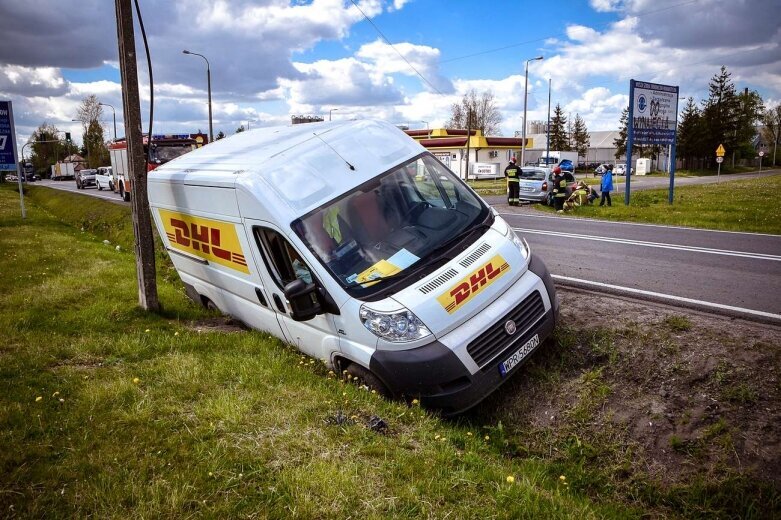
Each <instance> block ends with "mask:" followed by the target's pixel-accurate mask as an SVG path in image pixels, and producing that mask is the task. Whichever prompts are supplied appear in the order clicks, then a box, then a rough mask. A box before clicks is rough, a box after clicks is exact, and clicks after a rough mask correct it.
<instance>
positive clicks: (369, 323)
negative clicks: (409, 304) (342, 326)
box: [360, 305, 431, 343]
mask: <svg viewBox="0 0 781 520" xmlns="http://www.w3.org/2000/svg"><path fill="white" fill-rule="evenodd" d="M360 316H361V322H363V326H364V327H366V328H367V329H369V330H370V331H371V332H372V333H373V334H374V335H375V336H377V337H380V338H382V339H384V340H387V341H391V342H393V343H402V342H405V341H415V340H416V339H421V338H425V337H426V336H429V335H431V331H430V330H428V327H426V326H425V325H424V324H423V322H422V321H420V319H418V317H417V316H415V315H414V314H413V313H412V312H410V311H409V310H407V309H404V308H402V309H400V310H397V311H393V312H381V311H375V310H373V309H370V308H368V307H366V306H365V305H361V311H360Z"/></svg>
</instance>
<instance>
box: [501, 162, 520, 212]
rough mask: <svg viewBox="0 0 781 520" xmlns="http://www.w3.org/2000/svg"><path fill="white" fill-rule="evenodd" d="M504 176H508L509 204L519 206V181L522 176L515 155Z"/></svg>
mask: <svg viewBox="0 0 781 520" xmlns="http://www.w3.org/2000/svg"><path fill="white" fill-rule="evenodd" d="M504 176H505V177H506V178H507V204H509V205H510V206H517V205H518V203H519V202H520V199H519V198H518V197H519V195H520V190H519V185H518V181H519V178H520V176H521V168H520V166H516V164H515V157H514V156H513V157H512V158H511V159H510V164H508V165H507V168H505V169H504Z"/></svg>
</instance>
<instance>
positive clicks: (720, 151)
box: [716, 144, 727, 157]
mask: <svg viewBox="0 0 781 520" xmlns="http://www.w3.org/2000/svg"><path fill="white" fill-rule="evenodd" d="M726 152H727V151H726V150H725V149H724V145H723V144H720V145H719V147H718V148H716V157H724V154H725V153H726Z"/></svg>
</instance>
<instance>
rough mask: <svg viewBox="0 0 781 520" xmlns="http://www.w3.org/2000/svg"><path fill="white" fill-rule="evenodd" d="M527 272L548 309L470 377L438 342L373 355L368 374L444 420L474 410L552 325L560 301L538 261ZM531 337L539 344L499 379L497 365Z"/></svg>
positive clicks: (549, 331)
mask: <svg viewBox="0 0 781 520" xmlns="http://www.w3.org/2000/svg"><path fill="white" fill-rule="evenodd" d="M529 270H530V271H532V272H534V273H535V274H537V275H538V276H539V277H540V278H541V279H542V281H543V283H544V284H545V289H546V290H547V292H548V296H549V298H550V302H551V307H550V308H549V309H548V310H547V311H546V312H545V313H544V314H542V315H541V316H540V317H539V318H538V319H537V320H536V322H535V323H534V324H533V326H531V327H529V329H528V330H526V331H525V332H524V333H523V335H522V336H520V337H519V338H518V339H516V340H514V341H513V342H512V343H511V344H510V345H508V346H507V347H506V348H504V349H503V350H502V351H501V352H500V353H499V354H497V355H496V356H493V358H492V360H491V361H490V362H488V363H487V364H484V365H483V366H482V368H480V369H479V370H477V371H476V372H474V373H470V371H469V370H468V369H467V367H466V366H465V365H464V363H463V362H462V361H461V360H460V359H459V358H458V356H457V355H456V354H455V353H454V352H453V351H452V350H451V349H450V348H448V347H447V346H445V345H443V344H442V343H440V342H439V341H434V342H432V343H429V344H428V345H425V346H422V347H419V348H415V349H411V350H402V351H390V350H378V351H375V352H374V354H373V355H372V357H371V361H370V366H369V368H370V370H371V371H372V372H374V373H375V374H376V375H377V376H379V377H380V379H382V381H383V382H384V383H385V384H386V386H387V387H388V389H389V390H390V391H391V392H392V393H393V394H394V395H396V396H401V395H403V396H406V397H418V398H420V400H421V403H422V404H423V405H424V406H427V407H431V408H438V409H440V410H441V411H442V412H443V413H444V414H445V415H455V414H458V413H462V412H465V411H466V410H468V409H470V408H472V407H473V406H475V405H477V404H478V403H480V401H482V400H483V399H485V398H486V397H487V396H488V395H490V394H491V393H492V392H494V391H495V390H496V389H497V388H499V387H500V386H501V385H502V384H503V383H504V382H505V381H507V380H509V379H510V378H511V377H512V376H513V375H514V374H516V373H518V372H519V371H520V370H519V366H520V365H522V364H524V363H525V362H526V360H528V359H529V358H531V356H532V355H533V354H534V352H535V351H536V350H537V349H539V348H540V345H542V344H543V342H544V341H545V339H547V338H548V337H549V336H550V335H551V334H552V333H553V329H554V328H555V326H556V321H557V320H558V313H559V302H558V298H557V297H556V290H555V288H554V287H553V281H552V280H551V277H550V274H549V273H548V270H547V268H546V267H545V265H544V264H543V263H542V261H540V260H539V259H538V258H536V257H534V256H532V259H531V262H530V265H529ZM535 336H537V338H538V340H539V341H538V342H537V344H536V346H535V347H534V348H533V350H531V351H529V352H528V353H526V355H525V356H524V357H523V359H522V361H521V362H520V363H518V364H517V365H515V366H514V367H513V368H512V369H511V370H510V371H509V372H508V373H507V374H504V375H503V374H502V372H501V371H500V365H501V364H502V363H503V362H504V361H505V360H507V358H509V357H510V356H512V355H513V354H514V353H515V352H517V350H518V349H519V348H520V347H521V346H523V345H526V344H527V343H529V342H530V341H531V340H532V339H533V338H534V337H535Z"/></svg>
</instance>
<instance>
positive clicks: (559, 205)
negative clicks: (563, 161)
mask: <svg viewBox="0 0 781 520" xmlns="http://www.w3.org/2000/svg"><path fill="white" fill-rule="evenodd" d="M553 174H554V177H553V203H554V207H555V208H556V211H557V212H560V213H563V212H564V201H565V200H566V199H567V179H565V178H564V176H563V175H562V174H561V168H559V167H558V166H556V167H555V168H554V169H553Z"/></svg>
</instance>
